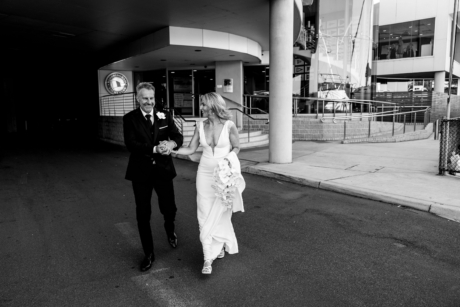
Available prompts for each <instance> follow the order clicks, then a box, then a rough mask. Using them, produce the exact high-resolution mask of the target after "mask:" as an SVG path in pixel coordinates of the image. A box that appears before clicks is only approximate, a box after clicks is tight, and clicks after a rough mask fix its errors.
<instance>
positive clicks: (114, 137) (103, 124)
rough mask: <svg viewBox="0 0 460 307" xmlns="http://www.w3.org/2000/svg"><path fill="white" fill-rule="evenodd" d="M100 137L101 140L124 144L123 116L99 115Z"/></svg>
mask: <svg viewBox="0 0 460 307" xmlns="http://www.w3.org/2000/svg"><path fill="white" fill-rule="evenodd" d="M98 128H99V131H98V137H99V139H100V140H102V141H105V142H109V143H113V144H118V145H124V138H123V117H121V116H99V121H98Z"/></svg>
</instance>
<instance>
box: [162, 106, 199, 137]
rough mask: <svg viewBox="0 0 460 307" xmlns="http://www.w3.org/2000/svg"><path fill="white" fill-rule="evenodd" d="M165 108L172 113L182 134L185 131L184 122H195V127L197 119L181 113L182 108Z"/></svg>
mask: <svg viewBox="0 0 460 307" xmlns="http://www.w3.org/2000/svg"><path fill="white" fill-rule="evenodd" d="M163 110H165V111H168V112H170V113H171V115H172V117H173V119H174V123H175V124H176V127H177V129H179V132H180V133H181V134H183V133H184V122H189V123H195V125H194V127H195V126H196V120H193V119H186V118H185V117H184V116H182V114H181V110H182V108H170V107H164V108H163Z"/></svg>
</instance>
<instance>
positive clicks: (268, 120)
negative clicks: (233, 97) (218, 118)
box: [228, 108, 270, 124]
mask: <svg viewBox="0 0 460 307" xmlns="http://www.w3.org/2000/svg"><path fill="white" fill-rule="evenodd" d="M228 110H235V111H238V112H240V113H242V114H244V115H246V116H247V117H249V118H250V119H252V120H266V121H267V122H266V123H265V124H268V123H269V122H270V119H266V118H254V117H252V116H251V115H249V114H246V113H244V112H243V111H241V110H240V109H237V108H230V109H228ZM267 114H268V113H267Z"/></svg>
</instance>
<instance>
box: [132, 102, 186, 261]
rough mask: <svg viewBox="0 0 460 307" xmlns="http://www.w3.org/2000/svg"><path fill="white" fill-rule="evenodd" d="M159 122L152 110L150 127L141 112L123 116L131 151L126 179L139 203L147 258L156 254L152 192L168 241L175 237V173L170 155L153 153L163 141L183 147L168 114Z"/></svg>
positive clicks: (137, 111) (138, 212)
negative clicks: (152, 216) (152, 227)
mask: <svg viewBox="0 0 460 307" xmlns="http://www.w3.org/2000/svg"><path fill="white" fill-rule="evenodd" d="M162 114H164V116H165V118H164V119H160V118H159V117H158V115H157V110H155V109H153V117H154V123H153V126H152V127H151V128H149V124H148V122H147V120H146V118H145V117H144V115H143V114H142V112H141V110H140V109H136V110H133V111H131V112H129V113H128V114H126V115H125V116H123V133H124V139H125V145H126V147H127V148H128V150H129V151H130V153H131V154H130V156H129V162H128V168H127V170H126V176H125V178H126V179H127V180H131V181H132V185H133V191H134V197H135V200H136V218H137V225H138V228H139V234H140V237H141V242H142V247H143V249H144V253H145V254H146V255H149V254H153V252H154V249H153V239H152V231H151V228H150V215H151V205H150V202H151V197H152V191H153V189H155V192H156V193H157V196H158V204H159V207H160V212H161V213H162V214H163V216H164V220H165V223H164V227H165V230H166V233H167V236H168V238H170V237H171V236H174V220H175V216H176V211H177V208H176V203H175V198H174V187H173V181H172V180H173V178H174V177H176V170H175V168H174V164H173V161H172V157H171V156H170V155H161V154H159V153H153V147H154V146H158V145H159V143H160V141H168V140H172V141H174V142H176V145H177V147H176V149H177V148H179V147H181V146H182V142H183V137H182V134H180V132H179V130H178V129H177V127H176V125H175V124H174V120H173V118H172V117H171V115H170V114H169V113H168V112H163V113H162Z"/></svg>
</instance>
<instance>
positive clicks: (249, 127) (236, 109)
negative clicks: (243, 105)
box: [228, 108, 270, 143]
mask: <svg viewBox="0 0 460 307" xmlns="http://www.w3.org/2000/svg"><path fill="white" fill-rule="evenodd" d="M228 110H231V111H233V110H234V111H238V112H240V113H241V114H243V115H245V116H247V117H248V143H249V142H250V141H251V136H250V133H251V125H250V124H249V118H250V119H252V120H266V122H265V124H268V123H269V122H270V119H269V118H267V119H265V118H254V117H252V116H251V115H249V114H246V113H244V112H243V111H241V110H240V109H238V108H229V109H228Z"/></svg>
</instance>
